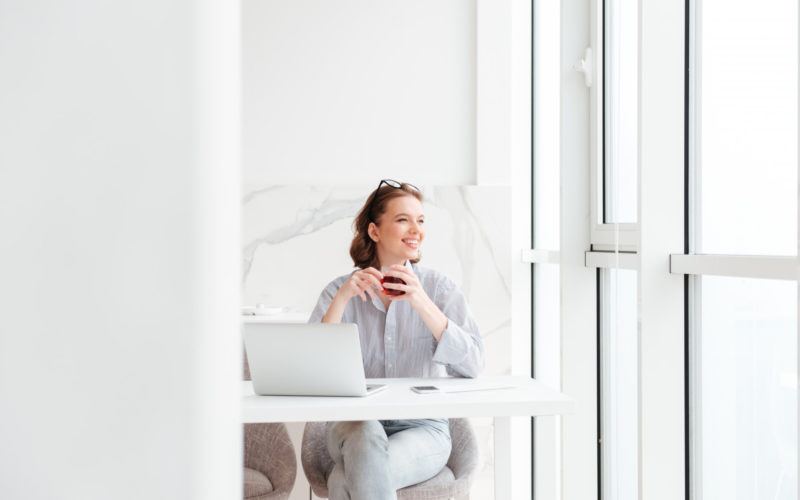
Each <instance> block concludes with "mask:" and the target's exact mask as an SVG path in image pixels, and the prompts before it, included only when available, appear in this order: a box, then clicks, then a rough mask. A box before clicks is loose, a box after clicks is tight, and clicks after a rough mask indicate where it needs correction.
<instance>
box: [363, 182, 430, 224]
mask: <svg viewBox="0 0 800 500" xmlns="http://www.w3.org/2000/svg"><path fill="white" fill-rule="evenodd" d="M384 184H386V185H387V186H389V187H391V188H394V189H402V187H403V183H402V182H397V181H396V180H394V179H381V181H380V182H379V183H378V187H377V189H375V192H374V193H372V197H371V198H370V200H369V203H368V204H367V214H371V213H372V205H373V204H374V203H375V198H377V197H378V191H380V190H381V186H383V185H384ZM406 186H408V187H410V188H411V189H414V190H415V191H419V190H420V189H419V188H418V187H417V186H415V185H413V184H409V183H407V182H406ZM370 219H372V218H371V217H370ZM372 222H375V221H374V220H373V221H372Z"/></svg>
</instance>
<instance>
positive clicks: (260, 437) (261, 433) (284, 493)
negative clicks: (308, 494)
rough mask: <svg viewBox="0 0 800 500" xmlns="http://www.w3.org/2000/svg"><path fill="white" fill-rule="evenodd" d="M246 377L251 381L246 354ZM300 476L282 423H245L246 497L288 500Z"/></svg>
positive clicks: (260, 499) (291, 446)
mask: <svg viewBox="0 0 800 500" xmlns="http://www.w3.org/2000/svg"><path fill="white" fill-rule="evenodd" d="M244 379H245V380H250V369H249V366H248V364H247V357H246V356H245V358H244ZM296 477H297V458H296V457H295V451H294V445H292V441H291V439H290V438H289V431H288V430H287V429H286V425H285V424H282V423H269V424H245V426H244V498H246V499H247V500H287V499H288V498H289V494H290V493H291V492H292V487H293V486H294V480H295V479H296Z"/></svg>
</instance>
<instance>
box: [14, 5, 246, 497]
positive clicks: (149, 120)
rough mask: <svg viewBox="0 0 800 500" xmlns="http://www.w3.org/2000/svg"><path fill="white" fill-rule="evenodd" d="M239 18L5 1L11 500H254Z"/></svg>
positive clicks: (224, 12)
mask: <svg viewBox="0 0 800 500" xmlns="http://www.w3.org/2000/svg"><path fill="white" fill-rule="evenodd" d="M238 17H239V16H238V4H237V3H236V2H223V1H217V0H203V1H200V2H191V1H189V0H167V1H166V2H165V1H152V0H144V1H137V2H89V1H80V2H70V3H64V2H59V1H55V0H41V1H35V2H4V3H2V4H0V67H2V68H3V70H2V71H3V77H2V78H0V138H1V139H0V141H2V147H0V228H2V235H1V236H0V408H2V416H1V417H0V422H2V423H1V424H0V443H2V446H0V498H9V499H11V498H26V499H50V498H62V499H76V500H77V499H80V500H86V499H106V498H109V497H115V498H131V499H141V498H148V499H171V500H174V499H188V498H192V499H205V498H208V499H212V498H214V499H219V498H240V495H241V479H240V474H241V424H240V423H239V411H240V410H239V403H240V398H239V382H238V380H239V379H240V377H241V369H240V367H239V364H238V357H239V355H240V352H241V348H240V341H239V336H238V307H239V288H240V275H239V262H240V259H241V257H240V248H239V246H240V241H241V239H240V237H239V225H240V217H239V210H240V209H239V207H240V203H241V198H240V195H239V191H240V165H239V146H238V143H239V129H238V127H239V110H238V103H239V84H238V79H239V68H238V62H237V61H238V60H239V57H238V47H239V44H240V40H239V28H238Z"/></svg>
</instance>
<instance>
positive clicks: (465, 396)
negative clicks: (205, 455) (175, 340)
mask: <svg viewBox="0 0 800 500" xmlns="http://www.w3.org/2000/svg"><path fill="white" fill-rule="evenodd" d="M367 382H368V383H370V384H387V385H388V386H389V387H388V388H387V389H386V390H383V391H381V392H379V393H377V394H373V395H371V396H365V397H307V396H257V395H255V393H254V392H253V385H252V383H251V382H249V381H247V382H242V394H243V407H242V420H243V422H244V423H256V422H312V421H331V420H333V421H342V420H389V419H404V418H455V417H500V416H544V415H563V414H567V413H572V412H574V401H573V400H572V399H571V398H569V397H568V396H565V395H564V394H562V393H560V392H558V391H557V390H555V389H552V388H550V387H548V386H546V385H544V384H542V383H540V382H537V381H536V380H533V379H531V378H528V377H479V378H476V379H466V378H418V379H415V378H387V379H367ZM415 385H435V386H437V387H439V388H440V389H442V391H443V392H439V393H435V394H417V393H415V392H413V391H411V389H410V387H411V386H415ZM447 391H466V392H447Z"/></svg>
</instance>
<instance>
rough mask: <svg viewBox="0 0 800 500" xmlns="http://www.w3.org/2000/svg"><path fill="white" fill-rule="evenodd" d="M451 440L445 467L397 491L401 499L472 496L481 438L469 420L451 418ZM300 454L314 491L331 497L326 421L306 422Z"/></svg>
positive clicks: (424, 499)
mask: <svg viewBox="0 0 800 500" xmlns="http://www.w3.org/2000/svg"><path fill="white" fill-rule="evenodd" d="M450 439H451V441H452V446H453V447H452V450H451V451H450V458H449V459H448V460H447V465H446V466H445V467H444V469H442V470H441V472H439V474H437V475H436V476H434V477H432V478H430V479H428V480H427V481H423V482H421V483H418V484H415V485H412V486H408V487H406V488H403V489H400V490H397V498H398V500H439V499H441V500H444V499H448V498H459V499H460V498H469V490H470V488H471V486H472V481H473V479H474V478H475V474H476V472H477V469H478V459H479V455H478V440H477V438H476V437H475V431H474V430H473V429H472V426H471V425H470V423H469V420H467V419H463V418H451V419H450ZM300 457H301V461H302V463H303V471H304V472H305V474H306V478H308V482H309V484H311V489H312V490H313V491H314V494H315V495H317V496H318V497H320V498H328V475H329V474H330V473H331V470H333V459H332V458H331V456H330V454H329V453H328V447H327V444H326V441H325V422H309V423H307V424H306V427H305V431H304V432H303V445H302V448H301V453H300Z"/></svg>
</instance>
